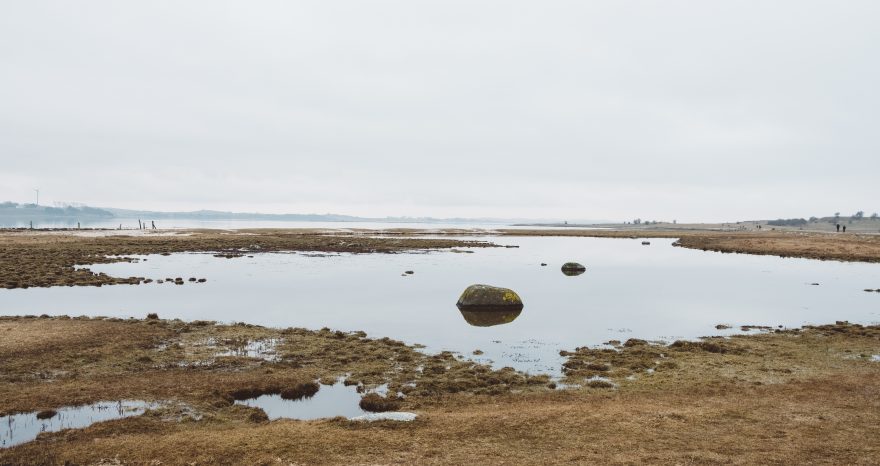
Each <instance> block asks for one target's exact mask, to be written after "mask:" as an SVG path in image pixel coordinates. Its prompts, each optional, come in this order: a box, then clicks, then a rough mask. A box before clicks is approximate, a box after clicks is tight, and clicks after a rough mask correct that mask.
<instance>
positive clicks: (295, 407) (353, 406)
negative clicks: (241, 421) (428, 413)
mask: <svg viewBox="0 0 880 466" xmlns="http://www.w3.org/2000/svg"><path fill="white" fill-rule="evenodd" d="M368 392H370V393H378V394H380V395H383V396H387V394H388V389H387V386H385V385H383V386H380V387H377V388H376V389H374V390H368ZM361 395H362V394H361V393H358V387H357V386H356V385H348V386H346V385H345V384H344V383H343V381H342V380H340V381H339V382H337V383H335V384H333V385H321V388H320V389H319V390H318V393H316V394H314V395H313V396H311V397H307V398H300V399H298V400H285V399H283V398H281V395H280V394H275V395H261V396H258V397H256V398H251V399H248V400H239V401H236V402H235V403H236V404H240V405H245V406H250V407H252V408H260V409H262V410H263V411H264V412H265V413H266V415H267V416H268V417H269V419H270V420H272V421H274V420H276V419H298V420H301V421H308V420H312V419H326V418H331V417H337V416H342V417H345V418H348V419H351V420H352V421H381V420H390V421H412V420H413V419H415V417H416V415H415V414H413V413H402V412H388V413H371V412H369V411H365V410H363V409H361V407H360V402H361Z"/></svg>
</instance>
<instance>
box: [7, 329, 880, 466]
mask: <svg viewBox="0 0 880 466" xmlns="http://www.w3.org/2000/svg"><path fill="white" fill-rule="evenodd" d="M0 335H2V338H0V361H2V366H0V367H2V370H0V416H10V415H15V414H19V413H32V412H43V411H51V410H56V411H59V410H62V409H65V408H66V407H71V406H85V405H90V404H93V403H98V402H107V401H108V400H142V401H143V403H145V404H149V406H151V407H153V406H155V409H146V410H145V412H144V413H143V414H141V415H136V416H129V417H125V418H120V419H116V420H109V421H106V422H99V423H95V424H92V425H90V426H88V427H85V428H78V429H66V430H60V431H58V432H51V433H45V434H41V435H40V436H38V437H37V438H36V440H34V441H31V442H26V443H22V444H20V445H17V446H14V447H12V448H4V449H0V464H6V463H11V464H29V463H31V464H46V463H49V464H53V463H56V464H64V462H65V461H70V462H71V463H74V464H93V463H98V462H101V461H105V462H107V461H118V462H119V463H122V464H143V463H149V462H151V461H158V462H161V463H163V464H180V463H193V462H195V463H197V464H208V463H227V464H232V463H242V462H246V463H252V464H270V463H277V462H282V463H285V464H286V463H308V464H312V463H319V464H320V463H388V462H404V463H411V462H418V463H445V464H460V463H462V462H466V461H470V462H473V461H477V462H480V463H501V462H506V463H511V462H514V463H522V462H534V461H535V460H536V459H540V461H541V462H543V463H571V462H593V461H602V462H610V463H626V462H652V463H682V462H689V463H715V462H732V463H756V462H760V463H791V462H814V463H815V462H820V463H850V464H872V463H876V462H878V460H880V449H878V448H880V447H878V445H877V444H876V441H875V440H876V439H877V438H880V427H878V426H880V396H878V395H880V363H878V362H877V360H876V359H877V358H876V355H878V354H880V328H878V327H877V326H861V325H852V324H848V323H845V322H839V323H836V324H832V325H825V326H815V327H804V328H801V329H773V330H769V329H768V330H767V331H765V332H764V333H760V334H756V335H743V336H733V337H729V338H705V339H702V340H698V341H679V342H673V343H672V344H670V345H659V344H653V343H651V342H645V341H641V340H634V339H631V340H626V341H609V342H608V344H607V345H602V346H600V347H582V348H571V349H570V350H567V351H566V352H565V354H564V356H565V357H566V359H565V363H564V377H563V378H562V379H559V380H550V378H549V377H547V376H541V375H526V374H522V373H519V372H517V371H514V370H510V369H500V370H492V369H491V368H489V367H487V366H482V365H480V364H475V363H473V362H470V361H467V360H465V358H463V357H462V356H461V355H456V354H451V353H441V354H435V355H429V354H423V353H421V352H420V351H418V349H417V348H415V347H412V346H408V345H405V344H403V343H400V342H397V341H394V340H391V339H387V338H385V339H371V338H367V337H366V336H365V335H364V334H362V333H360V332H349V333H343V332H336V331H332V330H329V329H324V330H319V331H309V330H304V329H296V328H288V329H276V328H265V327H258V326H253V325H248V324H236V325H218V324H215V323H212V322H199V321H196V322H183V321H177V320H161V319H125V320H121V319H101V318H69V317H54V318H50V317H4V318H0ZM340 381H342V382H340ZM339 383H342V385H341V386H340V385H338V384H339ZM315 384H320V385H321V386H319V387H318V391H317V392H313V390H315ZM346 384H348V385H346ZM329 386H336V387H338V388H339V389H340V390H342V389H351V388H352V387H354V391H355V392H356V393H358V394H360V395H361V396H362V399H364V398H368V397H369V398H370V400H371V401H370V402H368V403H366V404H364V405H362V406H368V407H371V406H378V405H383V404H388V405H389V406H387V407H386V408H387V409H385V410H386V411H406V412H411V413H414V414H417V415H418V417H417V418H415V420H413V421H412V422H397V421H393V420H379V421H377V422H372V423H365V422H358V421H354V420H351V419H349V418H347V417H330V418H318V419H314V420H310V421H300V420H292V419H284V418H283V417H282V418H280V419H277V420H271V421H270V420H269V416H268V415H267V414H266V412H264V411H263V410H262V409H259V408H255V407H252V406H247V405H246V404H245V403H243V402H242V400H248V399H254V398H259V397H261V396H266V395H270V396H278V397H280V398H285V397H286V398H289V399H293V400H307V399H308V397H309V396H313V395H314V393H321V392H320V390H329V388H328V387H329ZM349 391H350V390H349ZM371 392H372V393H371ZM309 393H311V394H312V395H309ZM327 393H328V394H329V393H330V392H327ZM370 395H372V396H370ZM373 403H375V405H374V404H373ZM373 409H375V408H373ZM392 418H393V417H392Z"/></svg>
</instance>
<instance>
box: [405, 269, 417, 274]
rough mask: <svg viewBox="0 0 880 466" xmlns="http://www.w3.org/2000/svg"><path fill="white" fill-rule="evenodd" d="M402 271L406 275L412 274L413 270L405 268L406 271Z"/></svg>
mask: <svg viewBox="0 0 880 466" xmlns="http://www.w3.org/2000/svg"><path fill="white" fill-rule="evenodd" d="M403 273H405V274H407V275H412V274H414V273H415V272H414V271H412V270H407V271H406V272H403Z"/></svg>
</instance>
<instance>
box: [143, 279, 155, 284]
mask: <svg viewBox="0 0 880 466" xmlns="http://www.w3.org/2000/svg"><path fill="white" fill-rule="evenodd" d="M144 283H153V279H152V278H148V279H146V280H144Z"/></svg>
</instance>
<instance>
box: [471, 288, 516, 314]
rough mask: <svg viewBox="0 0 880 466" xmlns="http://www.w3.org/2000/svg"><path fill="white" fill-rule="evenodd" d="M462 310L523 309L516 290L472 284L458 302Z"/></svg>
mask: <svg viewBox="0 0 880 466" xmlns="http://www.w3.org/2000/svg"><path fill="white" fill-rule="evenodd" d="M456 306H458V308H459V309H461V310H471V311H479V310H498V309H508V310H521V309H522V308H523V302H522V299H520V297H519V295H518V294H516V292H515V291H513V290H511V289H508V288H499V287H497V286H490V285H471V286H469V287H467V289H465V290H464V292H463V293H462V294H461V297H460V298H458V303H456Z"/></svg>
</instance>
